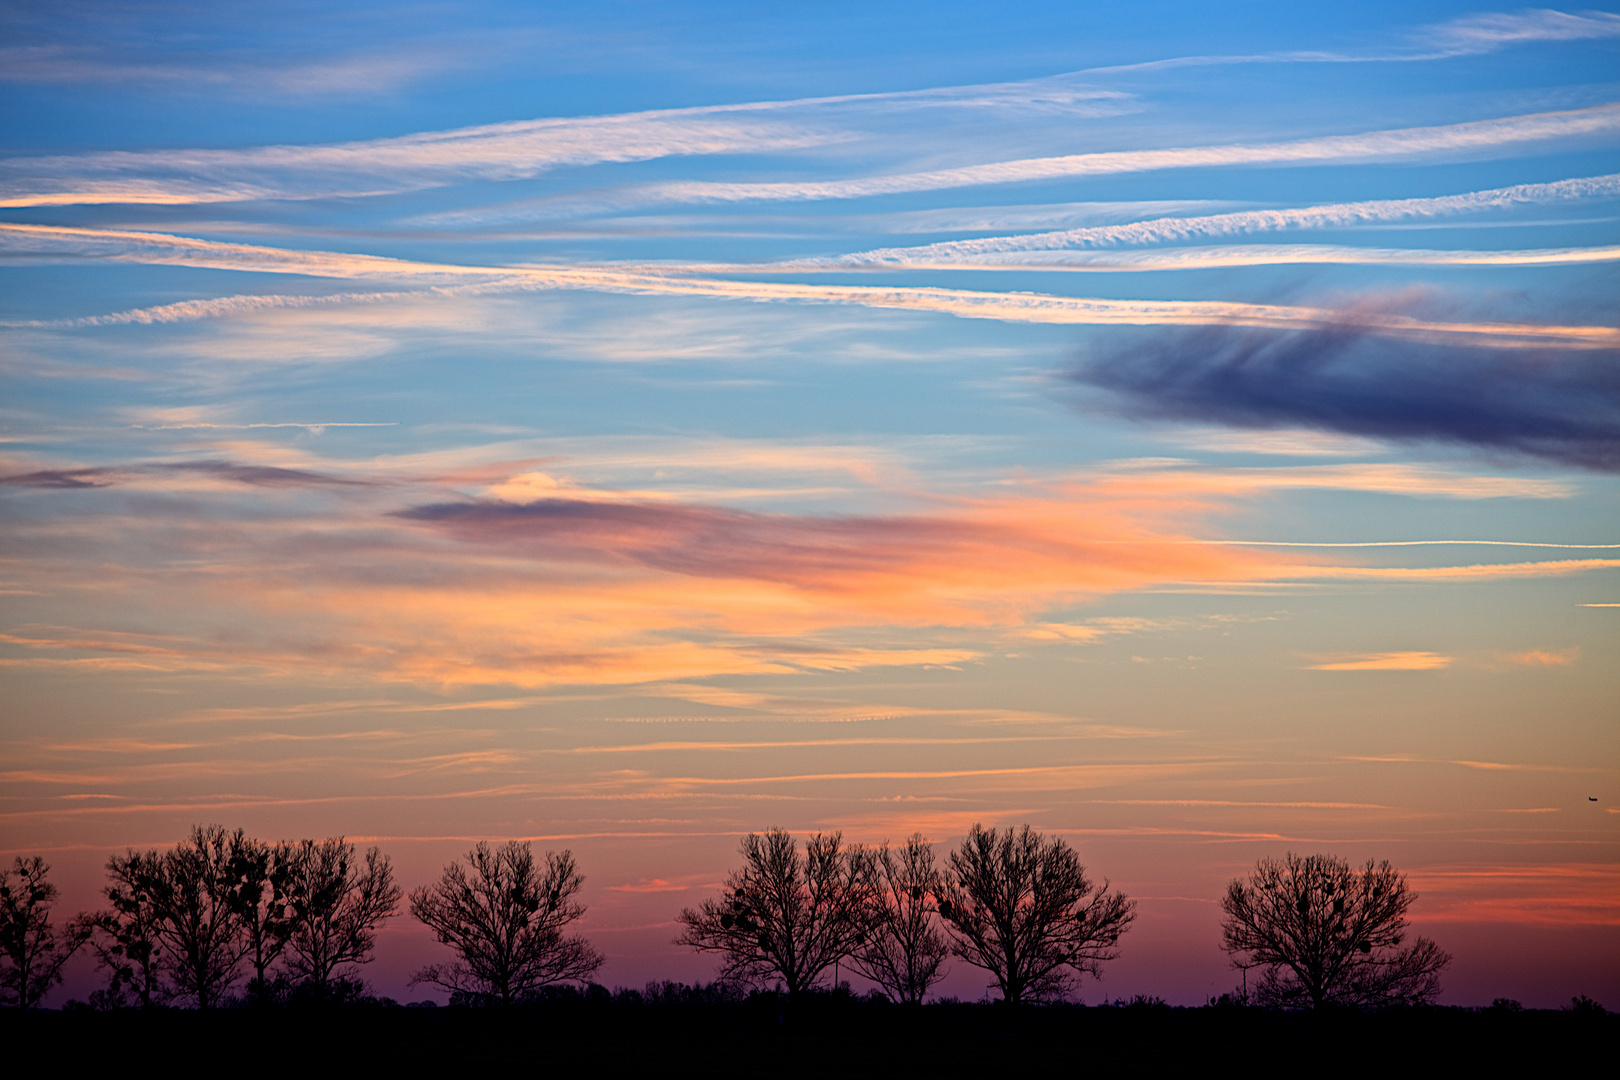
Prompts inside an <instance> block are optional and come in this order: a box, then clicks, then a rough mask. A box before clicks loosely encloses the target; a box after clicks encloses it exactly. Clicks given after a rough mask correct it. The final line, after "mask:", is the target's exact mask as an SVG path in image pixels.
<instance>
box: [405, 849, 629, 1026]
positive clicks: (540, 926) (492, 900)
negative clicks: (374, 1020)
mask: <svg viewBox="0 0 1620 1080" xmlns="http://www.w3.org/2000/svg"><path fill="white" fill-rule="evenodd" d="M469 869H470V870H471V871H472V873H471V875H470V876H469V874H468V870H469ZM584 883H585V879H584V878H583V877H581V876H580V874H579V872H578V871H577V870H576V869H575V867H574V856H573V854H572V853H571V852H567V851H564V852H562V853H561V854H559V853H557V852H553V851H548V852H546V857H545V868H544V871H543V872H542V870H541V868H540V866H539V865H538V864H536V862H535V859H534V853H533V852H532V851H530V850H529V845H528V844H526V843H522V844H520V843H518V842H517V841H516V840H513V841H510V842H508V843H506V844H503V845H501V846H500V847H499V848H491V847H490V846H489V845H488V844H486V843H479V844H478V846H477V847H475V848H473V849H472V850H471V851H469V852H468V853H467V858H466V863H465V865H463V864H462V863H461V862H453V863H451V864H450V865H449V866H446V867H445V868H444V873H443V874H442V875H440V877H439V880H438V882H437V883H435V884H434V885H432V886H423V887H422V888H419V889H413V890H412V891H411V914H412V915H415V916H416V917H417V918H418V919H419V920H421V921H422V922H423V923H425V924H427V926H428V927H429V928H430V929H431V930H432V931H433V932H434V933H435V934H436V935H438V938H439V940H440V941H441V942H443V943H444V944H446V945H449V946H450V947H451V948H453V949H455V950H456V952H457V953H458V954H459V955H460V959H459V960H457V961H455V962H453V963H449V964H430V965H429V966H427V967H425V968H422V969H421V970H420V971H418V972H416V973H415V974H414V975H412V976H411V985H412V986H415V985H417V984H418V983H431V984H432V985H434V986H438V987H441V988H442V989H445V990H448V991H450V993H451V995H452V1000H467V1001H476V1002H480V1003H489V1004H500V1005H510V1004H511V1003H513V1002H514V1001H519V1000H522V999H523V998H525V997H528V996H530V995H532V994H533V993H534V992H535V991H536V990H538V989H540V988H541V987H542V986H548V985H551V984H553V983H559V982H572V981H576V980H578V981H583V980H586V979H589V978H590V977H591V976H592V975H593V974H595V973H596V969H597V968H599V967H601V966H602V960H603V957H602V954H601V953H599V952H597V951H596V950H595V949H593V948H592V947H591V944H590V942H588V941H586V940H585V939H584V938H583V937H580V936H578V935H574V936H564V934H563V930H564V928H565V927H567V926H568V925H569V924H570V923H572V922H574V921H576V920H578V919H579V918H580V917H581V916H583V915H584V914H585V907H584V905H582V904H580V903H577V902H576V901H575V900H574V895H575V894H576V893H578V892H579V889H580V886H582V885H583V884H584Z"/></svg>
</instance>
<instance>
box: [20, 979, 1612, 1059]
mask: <svg viewBox="0 0 1620 1080" xmlns="http://www.w3.org/2000/svg"><path fill="white" fill-rule="evenodd" d="M630 997H632V998H633V997H634V995H630ZM0 1037H3V1040H4V1045H5V1048H6V1053H5V1060H6V1061H7V1068H6V1070H5V1072H6V1074H7V1075H11V1076H18V1077H21V1076H25V1075H26V1076H34V1075H41V1074H53V1073H57V1072H63V1073H67V1074H81V1075H82V1074H85V1073H87V1072H89V1071H90V1070H94V1071H95V1072H96V1073H98V1074H100V1075H104V1076H111V1075H119V1074H122V1075H131V1076H134V1075H159V1076H162V1075H180V1076H191V1075H209V1076H222V1077H235V1076H272V1075H273V1076H277V1077H283V1078H287V1080H298V1078H300V1077H301V1076H304V1075H312V1076H326V1075H333V1074H344V1075H351V1076H370V1075H379V1074H401V1075H406V1076H420V1075H434V1074H438V1075H445V1076H456V1077H463V1076H492V1077H505V1076H524V1075H538V1076H542V1077H553V1076H559V1075H564V1076H578V1077H592V1076H631V1075H651V1076H659V1075H665V1076H668V1075H674V1076H751V1077H800V1076H823V1077H845V1076H884V1077H902V1076H904V1077H909V1076H917V1077H935V1076H984V1077H996V1078H1003V1077H1006V1078H1019V1077H1038V1078H1044V1077H1059V1076H1061V1077H1065V1078H1068V1077H1084V1076H1090V1075H1096V1074H1098V1073H1099V1072H1100V1073H1102V1074H1103V1075H1115V1076H1137V1075H1163V1074H1170V1073H1176V1074H1180V1073H1193V1074H1201V1075H1209V1074H1214V1075H1228V1074H1239V1073H1242V1074H1253V1075H1261V1076H1283V1077H1305V1078H1313V1080H1314V1078H1316V1077H1323V1076H1366V1077H1386V1076H1402V1075H1409V1074H1413V1073H1418V1072H1420V1071H1421V1072H1430V1073H1433V1074H1435V1075H1441V1076H1444V1075H1454V1074H1455V1072H1456V1070H1459V1069H1483V1070H1488V1071H1490V1072H1497V1071H1500V1070H1503V1069H1524V1070H1531V1071H1532V1072H1533V1074H1535V1075H1546V1074H1548V1072H1549V1071H1550V1070H1559V1071H1564V1070H1572V1071H1573V1072H1574V1073H1575V1074H1578V1075H1588V1074H1591V1073H1592V1072H1593V1070H1594V1069H1596V1070H1597V1072H1598V1074H1599V1075H1602V1074H1604V1068H1605V1067H1604V1066H1601V1065H1599V1064H1597V1063H1600V1062H1603V1061H1612V1057H1611V1055H1612V1053H1613V1050H1614V1047H1615V1046H1616V1045H1620V1015H1615V1014H1603V1013H1600V1012H1596V1011H1584V1012H1578V1011H1553V1010H1526V1011H1521V1012H1513V1011H1507V1010H1501V1009H1483V1010H1479V1009H1458V1008H1424V1009H1409V1010H1398V1011H1388V1012H1376V1013H1356V1012H1343V1013H1326V1014H1307V1013H1276V1012H1267V1011H1262V1010H1258V1009H1242V1008H1230V1007H1211V1008H1194V1009H1177V1008H1169V1007H1166V1006H1162V1005H1150V1004H1138V1005H1128V1006H1097V1007H1089V1008H1088V1007H1085V1006H1049V1007H1024V1008H1021V1009H1018V1010H1008V1009H1005V1008H1003V1007H999V1006H995V1005H985V1004H951V1003H945V1004H934V1005H928V1006H924V1007H922V1008H920V1009H903V1008H898V1007H894V1006H889V1005H885V1004H877V1003H873V1002H867V1001H863V1000H859V999H853V998H849V997H847V996H835V995H819V996H817V997H815V998H813V999H811V1000H809V1001H806V1002H803V1003H800V1004H799V1005H797V1006H793V1007H789V1006H787V1005H786V1004H785V1003H784V1002H783V1001H782V1000H780V999H778V998H775V997H772V996H769V995H760V996H756V997H754V998H751V999H748V1000H746V1001H731V1002H714V1003H707V1004H668V1003H657V1002H648V1001H646V1000H642V1001H634V1000H627V999H626V997H625V996H623V995H621V996H620V997H619V998H618V999H614V998H611V997H608V996H607V995H606V994H603V995H601V996H599V997H596V998H592V997H578V996H575V997H569V998H563V999H558V1000H552V1001H548V1002H546V1003H543V1004H538V1005H532V1006H525V1007H521V1008H514V1009H510V1010H496V1009H464V1008H437V1009H434V1008H403V1007H399V1006H394V1005H353V1006H345V1007H340V1008H314V1007H304V1008H299V1007H292V1008H272V1009H266V1010H253V1009H228V1010H219V1011H215V1012H212V1013H209V1014H202V1013H198V1012H194V1011H176V1010H159V1011H153V1012H150V1013H141V1012H139V1011H133V1010H131V1011H121V1012H109V1013H92V1012H72V1011H68V1012H36V1013H31V1014H27V1015H18V1014H15V1013H12V1014H8V1015H6V1016H5V1017H4V1018H3V1020H0ZM25 1062H26V1063H32V1067H30V1066H29V1065H25V1064H24V1063H25ZM143 1066H144V1067H143ZM13 1068H15V1069H16V1071H13ZM151 1070H156V1071H155V1072H154V1071H151Z"/></svg>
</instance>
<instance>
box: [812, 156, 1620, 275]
mask: <svg viewBox="0 0 1620 1080" xmlns="http://www.w3.org/2000/svg"><path fill="white" fill-rule="evenodd" d="M1615 196H1620V173H1613V174H1610V175H1607V176H1593V177H1584V178H1578V179H1570V180H1558V181H1555V182H1553V183H1547V184H1516V185H1514V186H1512V187H1505V188H1493V189H1491V190H1488V191H1471V192H1467V193H1464V194H1460V195H1442V196H1438V197H1433V198H1421V199H1374V200H1368V201H1364V202H1350V203H1330V204H1327V205H1323V206H1306V207H1298V208H1292V209H1279V210H1241V211H1237V212H1234V213H1228V214H1205V215H1201V216H1198V217H1166V218H1156V219H1153V220H1150V221H1137V222H1130V223H1128V224H1124V225H1096V226H1090V227H1086V228H1079V229H1062V230H1058V231H1055V232H1042V233H1031V234H1027V235H1022V236H991V237H984V238H981V239H976V240H951V241H946V242H944V243H938V244H922V245H917V246H915V247H903V248H879V249H877V250H874V251H866V252H859V253H856V254H851V255H841V256H838V257H836V258H833V259H825V260H804V263H805V264H806V265H812V264H814V262H821V263H826V264H832V265H840V266H863V265H875V266H884V265H895V266H910V265H934V264H944V263H951V262H972V261H977V260H981V259H984V258H985V257H987V256H994V255H1003V254H1009V253H1013V252H1033V251H1061V250H1064V249H1067V248H1102V247H1114V246H1118V245H1132V244H1164V243H1181V242H1184V241H1188V240H1197V239H1201V238H1208V237H1216V236H1234V235H1239V234H1243V233H1253V232H1276V231H1283V230H1290V229H1331V228H1353V227H1355V226H1358V225H1369V224H1377V223H1383V222H1392V221H1405V220H1410V219H1413V218H1434V217H1444V216H1449V215H1456V214H1471V213H1478V212H1481V211H1488V210H1502V209H1508V208H1511V207H1514V206H1523V205H1540V204H1544V203H1556V202H1564V201H1569V200H1575V199H1593V198H1612V197H1615Z"/></svg>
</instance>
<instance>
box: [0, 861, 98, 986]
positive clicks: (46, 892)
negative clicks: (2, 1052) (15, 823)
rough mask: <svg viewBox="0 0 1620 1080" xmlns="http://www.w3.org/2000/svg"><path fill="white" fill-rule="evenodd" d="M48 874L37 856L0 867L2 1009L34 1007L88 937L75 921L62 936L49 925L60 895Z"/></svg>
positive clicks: (63, 930) (0, 981)
mask: <svg viewBox="0 0 1620 1080" xmlns="http://www.w3.org/2000/svg"><path fill="white" fill-rule="evenodd" d="M50 870H51V868H50V866H49V865H47V864H46V862H45V860H44V859H42V858H40V857H39V856H38V855H34V856H30V857H27V858H24V857H23V856H21V855H18V856H17V857H16V858H14V859H13V860H12V863H11V866H9V867H6V868H0V1005H15V1006H16V1007H17V1008H19V1009H32V1008H34V1007H35V1006H37V1005H38V1004H39V1003H40V1001H41V1000H42V999H43V998H44V997H45V995H46V993H48V992H49V991H50V989H51V987H53V986H55V985H56V984H57V983H59V982H61V981H62V965H63V964H65V963H67V961H68V957H70V956H72V955H73V954H74V953H75V952H77V951H78V949H79V947H80V946H81V945H83V944H84V940H85V937H86V936H87V931H86V930H83V929H80V928H79V927H80V926H81V924H79V923H76V922H69V923H68V924H67V926H66V927H64V928H63V929H62V930H61V931H60V932H59V931H58V930H57V928H56V927H53V926H52V925H51V905H52V904H54V903H56V898H57V895H58V894H57V889H56V886H55V885H52V884H51V882H50V879H49V877H48V876H47V875H49V873H50Z"/></svg>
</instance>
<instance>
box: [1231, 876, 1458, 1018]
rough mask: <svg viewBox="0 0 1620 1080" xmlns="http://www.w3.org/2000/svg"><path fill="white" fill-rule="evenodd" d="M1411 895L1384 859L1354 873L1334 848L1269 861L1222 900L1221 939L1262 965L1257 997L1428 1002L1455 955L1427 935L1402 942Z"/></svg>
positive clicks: (1265, 1001)
mask: <svg viewBox="0 0 1620 1080" xmlns="http://www.w3.org/2000/svg"><path fill="white" fill-rule="evenodd" d="M1416 899H1417V894H1416V893H1414V892H1412V891H1411V890H1410V889H1408V888H1407V885H1406V879H1405V877H1403V876H1402V875H1401V874H1400V873H1398V872H1397V871H1396V870H1395V869H1394V868H1393V867H1391V866H1390V865H1389V863H1388V862H1382V863H1378V864H1377V865H1374V863H1373V861H1372V860H1371V859H1369V860H1367V865H1366V866H1365V867H1363V868H1362V869H1361V870H1360V871H1359V872H1357V871H1353V870H1351V869H1350V864H1349V863H1347V862H1345V861H1344V860H1342V859H1336V858H1334V857H1333V856H1331V855H1306V856H1303V857H1301V856H1298V855H1295V854H1294V853H1293V852H1289V853H1288V854H1287V855H1286V856H1285V857H1284V859H1283V861H1282V862H1278V861H1277V860H1276V859H1270V858H1265V859H1261V860H1260V861H1259V862H1258V863H1257V864H1255V868H1254V873H1252V874H1250V875H1249V877H1248V880H1246V881H1245V880H1237V881H1233V882H1232V883H1231V884H1230V885H1228V886H1227V888H1226V896H1225V897H1224V898H1222V900H1221V910H1222V911H1224V912H1225V913H1226V919H1225V921H1224V923H1223V924H1222V927H1221V931H1222V945H1223V947H1224V948H1225V949H1226V951H1227V952H1228V953H1230V954H1232V957H1233V962H1234V964H1242V965H1245V966H1250V967H1261V968H1263V969H1264V973H1263V975H1262V977H1261V979H1260V982H1259V985H1258V986H1257V987H1256V989H1255V990H1254V999H1255V1001H1256V1002H1257V1003H1258V1004H1261V1005H1271V1006H1281V1007H1284V1008H1305V1007H1308V1008H1321V1007H1323V1006H1325V1005H1348V1006H1363V1007H1365V1006H1378V1005H1395V1004H1417V1003H1420V1002H1427V1001H1432V1000H1433V999H1434V997H1435V995H1436V994H1438V993H1439V992H1440V972H1441V970H1442V969H1443V968H1444V967H1445V966H1446V965H1447V964H1448V963H1450V962H1451V957H1450V956H1449V955H1447V954H1446V953H1444V952H1442V951H1441V950H1440V948H1439V946H1437V945H1435V943H1434V942H1432V941H1430V940H1429V939H1428V938H1418V939H1417V940H1416V941H1414V942H1412V944H1410V945H1408V946H1406V947H1405V948H1401V942H1402V941H1404V940H1405V938H1406V910H1407V909H1408V908H1409V907H1411V906H1412V901H1414V900H1416Z"/></svg>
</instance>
